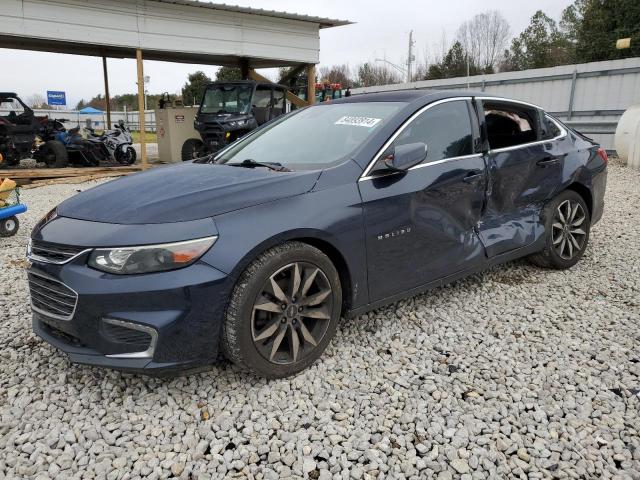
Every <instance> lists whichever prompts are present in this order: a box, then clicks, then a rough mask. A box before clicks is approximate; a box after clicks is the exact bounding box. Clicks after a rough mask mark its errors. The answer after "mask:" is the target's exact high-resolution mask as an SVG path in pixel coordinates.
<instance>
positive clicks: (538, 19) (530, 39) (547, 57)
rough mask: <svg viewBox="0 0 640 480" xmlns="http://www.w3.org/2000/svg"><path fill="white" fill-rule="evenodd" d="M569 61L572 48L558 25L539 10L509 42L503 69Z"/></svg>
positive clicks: (548, 65)
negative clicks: (509, 45) (526, 25)
mask: <svg viewBox="0 0 640 480" xmlns="http://www.w3.org/2000/svg"><path fill="white" fill-rule="evenodd" d="M570 61H571V45H570V43H569V42H568V41H567V39H566V37H565V36H564V35H562V33H561V32H560V31H559V29H558V25H557V23H556V22H555V20H553V19H552V18H550V17H549V16H547V15H546V14H545V13H544V12H543V11H542V10H538V11H537V12H536V13H535V14H534V15H533V17H531V22H530V23H529V26H528V27H527V28H526V29H525V30H524V31H523V32H522V33H521V34H520V35H518V36H517V37H516V38H514V39H513V40H512V42H511V48H510V49H509V50H508V51H507V52H505V58H504V61H503V63H502V66H501V69H502V70H524V69H528V68H543V67H552V66H555V65H564V64H566V63H569V62H570Z"/></svg>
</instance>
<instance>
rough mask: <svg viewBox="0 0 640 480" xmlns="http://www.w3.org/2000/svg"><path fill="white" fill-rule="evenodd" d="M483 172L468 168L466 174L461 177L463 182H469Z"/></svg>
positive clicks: (480, 175) (476, 178)
mask: <svg viewBox="0 0 640 480" xmlns="http://www.w3.org/2000/svg"><path fill="white" fill-rule="evenodd" d="M483 175H484V174H483V173H482V172H481V171H480V170H469V171H468V172H467V174H466V175H465V176H464V178H463V179H462V181H463V182H466V183H471V182H474V181H476V180H478V179H479V178H480V177H482V176H483Z"/></svg>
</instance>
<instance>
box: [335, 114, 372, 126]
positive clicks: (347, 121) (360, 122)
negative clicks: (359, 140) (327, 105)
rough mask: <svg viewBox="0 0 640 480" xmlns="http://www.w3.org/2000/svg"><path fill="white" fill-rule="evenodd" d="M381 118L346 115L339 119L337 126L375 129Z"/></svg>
mask: <svg viewBox="0 0 640 480" xmlns="http://www.w3.org/2000/svg"><path fill="white" fill-rule="evenodd" d="M380 120H382V119H381V118H371V117H355V116H352V115H345V116H344V117H342V118H339V119H338V120H337V121H336V123H335V125H351V126H354V127H373V126H375V125H376V124H377V123H378V122H379V121H380Z"/></svg>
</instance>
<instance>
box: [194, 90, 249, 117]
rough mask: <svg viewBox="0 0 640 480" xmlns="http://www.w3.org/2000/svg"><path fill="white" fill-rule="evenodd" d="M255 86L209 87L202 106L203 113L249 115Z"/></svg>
mask: <svg viewBox="0 0 640 480" xmlns="http://www.w3.org/2000/svg"><path fill="white" fill-rule="evenodd" d="M252 90H253V85H242V84H235V85H215V86H211V87H207V90H206V91H205V93H204V99H203V100H202V105H201V106H200V111H201V112H202V113H248V112H249V107H250V106H251V93H252Z"/></svg>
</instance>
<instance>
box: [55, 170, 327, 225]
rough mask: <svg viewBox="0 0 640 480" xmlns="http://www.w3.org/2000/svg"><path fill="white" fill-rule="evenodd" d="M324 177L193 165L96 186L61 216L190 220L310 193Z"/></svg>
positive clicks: (60, 211)
mask: <svg viewBox="0 0 640 480" xmlns="http://www.w3.org/2000/svg"><path fill="white" fill-rule="evenodd" d="M319 176H320V172H319V171H301V172H275V171H273V170H269V169H267V168H260V167H259V168H253V169H251V168H242V167H229V166H226V165H213V164H199V163H191V162H189V163H183V164H180V165H176V166H170V167H160V168H153V169H152V170H149V171H147V172H143V173H137V174H134V175H129V176H127V177H122V178H120V179H118V180H114V181H111V182H108V183H105V184H103V185H99V186H97V187H94V188H92V189H90V190H87V191H85V192H82V193H80V194H78V195H75V196H74V197H72V198H70V199H68V200H65V201H64V202H62V203H61V204H60V205H59V206H58V215H60V216H63V217H69V218H76V219H80V220H90V221H94V222H105V223H118V224H149V223H168V222H186V221H190V220H197V219H201V218H206V217H213V216H215V215H220V214H222V213H226V212H231V211H233V210H238V209H240V208H246V207H251V206H254V205H258V204H261V203H265V202H270V201H273V200H278V199H281V198H286V197H291V196H294V195H300V194H303V193H306V192H308V191H309V190H311V189H312V188H313V186H314V185H315V183H316V181H317V179H318V177H319Z"/></svg>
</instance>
